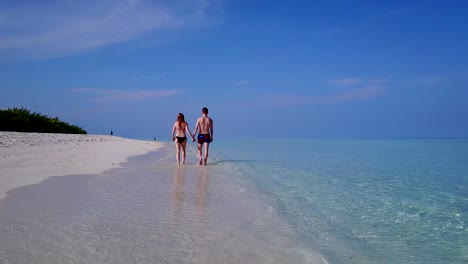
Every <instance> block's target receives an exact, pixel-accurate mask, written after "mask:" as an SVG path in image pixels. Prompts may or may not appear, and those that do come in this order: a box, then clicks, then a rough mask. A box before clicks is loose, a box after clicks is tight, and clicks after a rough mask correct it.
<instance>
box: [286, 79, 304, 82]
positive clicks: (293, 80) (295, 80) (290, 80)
mask: <svg viewBox="0 0 468 264" xmlns="http://www.w3.org/2000/svg"><path fill="white" fill-rule="evenodd" d="M288 82H289V83H301V82H303V81H302V80H300V79H289V80H288Z"/></svg>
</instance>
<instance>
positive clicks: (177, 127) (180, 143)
mask: <svg viewBox="0 0 468 264" xmlns="http://www.w3.org/2000/svg"><path fill="white" fill-rule="evenodd" d="M186 131H187V133H189V135H190V137H192V141H195V137H194V136H193V135H192V133H190V129H189V125H188V123H187V122H185V117H184V114H182V113H179V115H178V116H177V121H176V122H175V123H174V126H173V127H172V141H174V142H175V145H176V161H177V164H178V165H180V151H181V149H182V164H184V165H185V156H186V153H185V147H186V146H187V136H186V135H185V132H186ZM174 132H176V134H175V137H174ZM155 139H156V138H155Z"/></svg>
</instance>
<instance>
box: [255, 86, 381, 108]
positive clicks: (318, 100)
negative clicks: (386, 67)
mask: <svg viewBox="0 0 468 264" xmlns="http://www.w3.org/2000/svg"><path fill="white" fill-rule="evenodd" d="M386 94H387V89H386V88H385V87H383V86H378V85H368V86H364V87H361V88H354V89H351V90H345V91H340V92H335V93H332V94H329V95H323V96H305V95H298V94H272V95H267V96H265V97H264V98H263V101H264V102H265V103H266V104H268V105H274V106H289V105H331V104H340V103H347V102H356V101H367V100H372V99H375V98H378V97H381V96H384V95H386Z"/></svg>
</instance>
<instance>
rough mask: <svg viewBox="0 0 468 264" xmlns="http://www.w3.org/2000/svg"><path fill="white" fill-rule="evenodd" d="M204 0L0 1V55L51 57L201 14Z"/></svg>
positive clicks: (198, 19) (164, 27)
mask: <svg viewBox="0 0 468 264" xmlns="http://www.w3.org/2000/svg"><path fill="white" fill-rule="evenodd" d="M209 4H210V1H207V0H198V1H196V0H194V1H184V2H179V3H177V4H174V3H172V2H170V1H149V0H100V1H91V0H82V1H70V0H53V1H38V2H35V1H28V2H25V1H21V2H18V3H16V2H13V1H6V3H5V2H3V3H0V34H1V38H0V55H8V54H12V53H13V54H23V55H25V56H41V57H57V56H66V55H72V54H76V53H81V52H85V51H89V50H93V49H97V48H100V47H103V46H107V45H110V44H114V43H121V42H125V41H129V40H132V39H135V38H139V37H142V36H146V35H148V34H151V33H154V32H158V31H161V30H167V29H170V28H177V27H184V26H193V24H196V23H198V22H200V23H202V20H204V19H205V17H206V16H205V11H206V9H207V8H208V6H209Z"/></svg>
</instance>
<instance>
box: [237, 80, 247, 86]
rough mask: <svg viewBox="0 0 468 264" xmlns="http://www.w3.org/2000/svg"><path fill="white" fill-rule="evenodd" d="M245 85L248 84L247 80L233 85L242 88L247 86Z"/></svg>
mask: <svg viewBox="0 0 468 264" xmlns="http://www.w3.org/2000/svg"><path fill="white" fill-rule="evenodd" d="M247 84H249V81H248V80H241V81H238V82H235V83H234V85H236V86H242V85H247Z"/></svg>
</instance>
